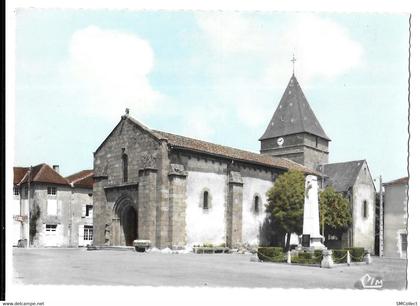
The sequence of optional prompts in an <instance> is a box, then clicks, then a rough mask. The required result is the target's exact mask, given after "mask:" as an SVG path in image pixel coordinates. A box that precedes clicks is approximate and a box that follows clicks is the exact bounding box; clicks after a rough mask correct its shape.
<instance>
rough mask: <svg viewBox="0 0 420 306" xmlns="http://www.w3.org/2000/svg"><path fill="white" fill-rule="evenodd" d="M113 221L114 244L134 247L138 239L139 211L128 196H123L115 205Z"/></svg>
mask: <svg viewBox="0 0 420 306" xmlns="http://www.w3.org/2000/svg"><path fill="white" fill-rule="evenodd" d="M113 211H114V217H113V219H112V226H111V230H112V242H113V243H112V244H113V245H122V246H132V245H133V241H134V240H135V239H137V237H138V226H137V210H136V208H135V206H134V201H133V200H132V199H131V198H130V197H129V196H126V195H123V196H121V197H120V198H119V199H118V200H117V201H116V202H115V205H114V210H113Z"/></svg>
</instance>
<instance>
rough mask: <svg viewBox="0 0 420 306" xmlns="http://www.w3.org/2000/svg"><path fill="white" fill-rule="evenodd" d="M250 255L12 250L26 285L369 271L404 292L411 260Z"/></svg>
mask: <svg viewBox="0 0 420 306" xmlns="http://www.w3.org/2000/svg"><path fill="white" fill-rule="evenodd" d="M251 256H252V255H246V254H162V253H137V252H134V251H116V250H96V251H87V250H86V249H20V248H15V249H14V250H13V262H14V280H15V281H16V282H19V283H23V284H50V285H134V286H188V287H195V286H211V287H247V288H252V287H279V288H350V289H351V288H353V289H354V288H356V287H357V284H356V283H357V282H358V280H359V279H360V278H361V277H362V276H363V275H365V274H366V273H368V274H369V275H370V276H374V277H381V278H382V279H383V285H384V286H383V287H384V288H385V289H404V288H405V286H406V264H407V261H405V260H400V259H379V258H377V257H373V263H372V264H371V265H366V264H363V265H360V264H359V265H354V266H350V267H348V266H336V267H334V268H332V269H321V268H319V267H307V266H296V265H287V264H276V263H267V262H264V263H262V262H251V260H250V259H251Z"/></svg>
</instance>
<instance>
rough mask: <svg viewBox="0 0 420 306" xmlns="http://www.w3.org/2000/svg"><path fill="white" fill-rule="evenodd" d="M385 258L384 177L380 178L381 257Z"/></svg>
mask: <svg viewBox="0 0 420 306" xmlns="http://www.w3.org/2000/svg"><path fill="white" fill-rule="evenodd" d="M383 256H384V198H383V194H382V175H380V176H379V257H383Z"/></svg>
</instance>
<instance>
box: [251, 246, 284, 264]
mask: <svg viewBox="0 0 420 306" xmlns="http://www.w3.org/2000/svg"><path fill="white" fill-rule="evenodd" d="M257 254H258V258H259V259H260V260H262V261H273V262H282V261H285V256H284V253H283V249H282V248H280V247H259V248H258V251H257Z"/></svg>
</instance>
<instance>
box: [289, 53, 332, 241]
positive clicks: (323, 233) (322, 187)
mask: <svg viewBox="0 0 420 306" xmlns="http://www.w3.org/2000/svg"><path fill="white" fill-rule="evenodd" d="M294 57H295V56H294V55H293V58H294ZM293 64H294V63H293ZM321 166H322V167H321V169H322V170H321V175H322V176H321V192H322V191H324V177H325V174H324V166H325V164H322V165H321ZM318 203H319V201H318ZM319 211H321V209H320V210H319ZM324 217H325V216H324V215H322V224H321V227H322V230H321V233H322V234H321V235H322V237H324V241H325V227H324V222H325V218H324Z"/></svg>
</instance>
